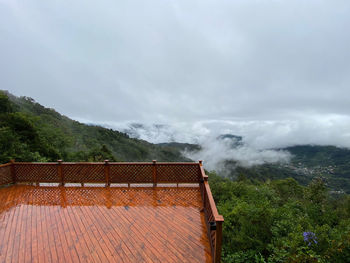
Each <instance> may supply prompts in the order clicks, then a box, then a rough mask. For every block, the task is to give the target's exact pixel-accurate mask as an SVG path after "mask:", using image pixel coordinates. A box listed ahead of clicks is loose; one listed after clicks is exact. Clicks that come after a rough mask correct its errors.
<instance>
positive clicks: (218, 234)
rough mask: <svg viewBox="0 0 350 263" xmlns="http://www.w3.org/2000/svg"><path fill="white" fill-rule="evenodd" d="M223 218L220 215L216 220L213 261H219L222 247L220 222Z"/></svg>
mask: <svg viewBox="0 0 350 263" xmlns="http://www.w3.org/2000/svg"><path fill="white" fill-rule="evenodd" d="M223 221H224V218H223V217H222V216H221V218H219V219H218V220H216V231H215V251H214V262H215V263H220V262H221V249H222V223H223Z"/></svg>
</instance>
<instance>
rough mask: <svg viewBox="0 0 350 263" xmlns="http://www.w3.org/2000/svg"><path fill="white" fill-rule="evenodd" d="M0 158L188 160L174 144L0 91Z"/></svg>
mask: <svg viewBox="0 0 350 263" xmlns="http://www.w3.org/2000/svg"><path fill="white" fill-rule="evenodd" d="M0 142H1V145H0V148H1V153H0V163H5V162H8V161H9V160H10V159H12V158H14V159H16V160H18V161H56V160H57V159H63V160H65V161H103V160H105V159H109V160H111V161H151V160H153V159H156V160H158V161H189V159H187V158H185V157H183V156H182V154H181V148H180V145H178V147H170V146H165V145H155V144H151V143H148V142H146V141H142V140H137V139H132V138H129V137H128V136H127V135H126V134H124V133H121V132H118V131H113V130H111V129H106V128H103V127H100V126H94V125H85V124H82V123H79V122H77V121H73V120H71V119H69V118H67V117H65V116H63V115H61V114H59V113H58V112H56V111H55V110H53V109H49V108H45V107H43V106H42V105H40V104H39V103H36V102H35V101H34V100H33V99H31V98H28V97H19V98H18V97H15V96H13V95H11V94H9V93H7V92H2V91H0Z"/></svg>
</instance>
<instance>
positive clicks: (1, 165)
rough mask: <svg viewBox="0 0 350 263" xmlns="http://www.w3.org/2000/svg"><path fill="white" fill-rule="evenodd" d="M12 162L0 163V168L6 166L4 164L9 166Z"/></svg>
mask: <svg viewBox="0 0 350 263" xmlns="http://www.w3.org/2000/svg"><path fill="white" fill-rule="evenodd" d="M11 164H12V163H5V164H0V168H1V167H6V166H10V165H11Z"/></svg>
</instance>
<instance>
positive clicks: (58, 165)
mask: <svg viewBox="0 0 350 263" xmlns="http://www.w3.org/2000/svg"><path fill="white" fill-rule="evenodd" d="M57 173H58V178H59V179H60V185H61V186H64V176H63V172H62V160H58V161H57Z"/></svg>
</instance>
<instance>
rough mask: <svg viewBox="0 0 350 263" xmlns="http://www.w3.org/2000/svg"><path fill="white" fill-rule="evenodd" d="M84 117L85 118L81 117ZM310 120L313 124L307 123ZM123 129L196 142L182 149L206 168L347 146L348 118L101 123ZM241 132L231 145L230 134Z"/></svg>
mask: <svg viewBox="0 0 350 263" xmlns="http://www.w3.org/2000/svg"><path fill="white" fill-rule="evenodd" d="M81 121H84V120H81ZM310 124H312V125H310ZM100 125H102V126H105V127H110V128H113V129H117V130H120V131H123V132H126V133H127V134H129V135H130V136H131V137H134V138H139V139H143V140H147V141H150V142H153V143H164V142H183V143H193V144H199V145H201V147H202V150H201V151H199V152H195V153H193V152H185V155H187V157H189V158H192V159H194V160H199V159H201V160H204V161H205V162H206V165H207V167H208V168H209V169H216V168H217V166H218V165H219V164H220V163H221V162H222V161H223V160H232V159H234V160H236V161H239V163H240V165H242V166H251V165H257V164H263V163H275V162H288V161H289V160H290V158H291V155H290V154H289V153H288V152H287V151H283V150H280V149H281V148H285V147H288V146H293V145H334V146H338V147H346V148H350V140H349V136H350V134H349V133H348V132H347V131H349V130H350V118H346V117H342V118H334V116H328V117H327V116H320V117H319V118H318V119H316V118H314V119H308V118H304V119H302V120H299V121H247V122H242V121H218V120H211V121H202V122H200V121H198V122H193V123H177V124H172V125H170V124H167V125H164V124H163V125H160V124H145V123H143V124H141V123H128V122H125V123H113V122H110V123H100ZM225 134H229V135H239V136H242V138H241V143H239V144H236V145H234V146H232V139H231V138H225V137H224V138H220V136H221V137H222V135H225Z"/></svg>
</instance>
